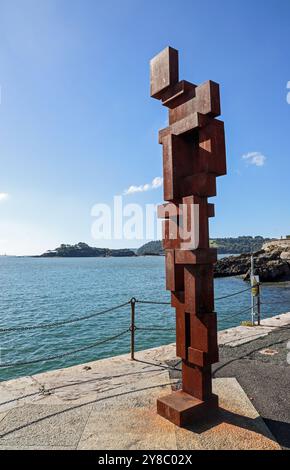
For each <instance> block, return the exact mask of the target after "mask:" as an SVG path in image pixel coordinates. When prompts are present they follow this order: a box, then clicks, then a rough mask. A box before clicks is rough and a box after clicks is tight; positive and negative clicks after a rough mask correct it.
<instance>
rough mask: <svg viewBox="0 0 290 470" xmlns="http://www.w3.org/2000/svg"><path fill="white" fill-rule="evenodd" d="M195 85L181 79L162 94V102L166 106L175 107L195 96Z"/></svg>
mask: <svg viewBox="0 0 290 470" xmlns="http://www.w3.org/2000/svg"><path fill="white" fill-rule="evenodd" d="M195 89H196V85H194V84H193V83H190V82H187V81H186V80H181V81H180V82H178V83H176V85H173V86H171V87H170V88H169V89H168V90H167V91H166V92H165V93H164V94H163V96H162V104H163V106H166V107H167V108H176V107H177V106H180V105H181V104H183V103H185V102H186V101H188V100H190V99H192V98H194V97H195Z"/></svg>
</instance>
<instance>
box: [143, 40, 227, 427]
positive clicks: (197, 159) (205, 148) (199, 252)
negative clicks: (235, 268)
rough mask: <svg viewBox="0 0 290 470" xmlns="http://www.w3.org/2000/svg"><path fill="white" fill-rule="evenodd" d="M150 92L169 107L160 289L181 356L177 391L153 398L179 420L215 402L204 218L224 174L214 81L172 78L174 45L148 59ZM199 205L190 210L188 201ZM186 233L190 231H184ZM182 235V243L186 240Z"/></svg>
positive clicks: (210, 256)
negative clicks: (166, 294)
mask: <svg viewBox="0 0 290 470" xmlns="http://www.w3.org/2000/svg"><path fill="white" fill-rule="evenodd" d="M150 73H151V75H150V85H151V86H150V90H151V96H152V97H153V98H156V99H158V100H161V102H162V104H163V106H166V107H167V108H168V109H169V126H168V127H167V128H166V129H162V130H160V132H159V143H160V144H162V146H163V176H164V199H165V201H167V203H166V204H163V205H162V206H160V207H159V210H158V216H159V217H160V218H163V219H164V220H163V246H164V249H165V254H166V289H167V290H170V291H171V303H172V306H173V307H175V310H176V352H177V355H178V356H179V357H181V358H182V391H179V392H176V393H174V394H172V395H170V396H168V397H165V398H164V397H163V398H161V399H159V400H158V403H157V410H158V413H159V414H161V415H162V416H164V417H166V418H167V419H169V420H171V421H173V422H174V423H175V424H177V425H179V426H183V425H185V424H187V422H188V421H191V420H192V419H195V418H197V417H200V416H204V415H205V414H206V413H207V412H208V411H209V410H210V409H216V408H217V407H218V397H217V396H216V395H214V394H213V393H212V377H211V365H212V364H214V363H216V362H218V346H217V319H216V313H215V312H214V286H213V264H214V263H215V261H216V258H217V253H216V250H215V249H212V248H210V247H209V223H208V219H209V217H214V205H213V204H210V203H208V198H209V197H212V196H216V177H217V176H222V175H225V174H226V151H225V135H224V124H223V122H222V121H220V120H217V119H216V117H217V116H219V114H220V95H219V85H218V84H217V83H214V82H212V81H207V82H205V83H203V84H201V85H198V86H197V85H193V84H192V83H189V82H186V81H184V80H182V81H179V77H178V51H177V50H175V49H173V48H171V47H167V48H166V49H164V50H163V51H162V52H160V53H159V54H158V55H157V56H155V57H154V58H153V59H152V60H151V62H150ZM196 207H197V208H198V209H197V210H196V209H194V208H196ZM189 233H191V234H193V233H194V234H195V235H194V237H193V236H191V237H189V235H188V234H189ZM185 242H186V244H185Z"/></svg>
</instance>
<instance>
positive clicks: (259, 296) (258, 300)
mask: <svg viewBox="0 0 290 470" xmlns="http://www.w3.org/2000/svg"><path fill="white" fill-rule="evenodd" d="M257 317H258V326H260V325H261V285H260V283H258V298H257Z"/></svg>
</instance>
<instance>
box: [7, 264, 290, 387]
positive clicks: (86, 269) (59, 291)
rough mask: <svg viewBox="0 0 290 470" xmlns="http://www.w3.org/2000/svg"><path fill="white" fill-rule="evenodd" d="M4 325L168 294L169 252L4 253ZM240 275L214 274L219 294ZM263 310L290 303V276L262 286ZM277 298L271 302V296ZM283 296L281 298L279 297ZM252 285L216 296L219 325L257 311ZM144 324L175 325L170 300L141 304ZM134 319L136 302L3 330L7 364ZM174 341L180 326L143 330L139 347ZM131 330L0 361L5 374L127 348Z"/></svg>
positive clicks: (235, 285) (288, 307)
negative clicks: (18, 329) (26, 255)
mask: <svg viewBox="0 0 290 470" xmlns="http://www.w3.org/2000/svg"><path fill="white" fill-rule="evenodd" d="M0 286H1V288H0V327H1V328H11V327H15V326H18V327H19V326H31V325H36V324H41V323H47V322H54V321H63V320H67V319H72V318H74V317H79V316H83V315H89V314H91V313H93V312H99V311H102V310H104V309H107V308H109V307H111V306H116V305H118V304H122V303H124V302H126V301H128V300H129V299H130V298H131V297H136V298H137V299H142V300H157V301H165V302H166V301H169V300H170V295H169V293H168V292H166V291H165V278H164V258H163V257H138V258H68V259H65V258H57V259H49V258H42V259H41V258H12V257H0ZM247 287H248V284H246V283H245V282H243V281H242V280H241V279H239V278H224V279H216V280H215V296H216V297H222V296H225V295H228V294H232V293H234V292H237V291H240V290H243V289H246V288H247ZM262 302H263V303H265V304H268V305H263V306H262V315H263V316H264V317H265V316H272V315H275V314H278V313H282V312H285V311H290V286H289V284H279V285H277V284H273V285H267V286H263V288H262ZM270 302H271V304H270ZM277 302H281V303H277ZM249 306H250V293H249V292H244V293H242V294H240V295H237V296H234V297H229V298H227V299H223V300H217V301H216V306H215V309H216V311H217V313H218V318H219V329H224V328H228V327H231V326H235V325H238V324H239V323H240V322H241V320H249V319H250V311H248V312H244V313H241V314H239V312H240V311H241V310H243V309H245V308H247V307H249ZM136 324H137V326H139V327H149V328H150V327H152V326H160V327H162V328H169V329H170V328H174V311H173V309H172V308H171V307H170V306H169V305H168V306H167V305H150V304H148V305H147V304H146V305H143V304H137V305H136ZM129 326H130V305H126V306H125V307H123V308H121V309H119V310H115V311H113V312H111V313H106V314H104V315H100V316H96V317H92V318H90V319H87V320H84V321H81V322H78V323H72V324H68V325H62V326H58V327H56V328H49V329H48V328H47V329H40V330H27V331H22V332H9V333H5V332H2V333H0V341H1V342H0V346H1V364H2V365H3V364H4V363H15V362H27V361H33V360H38V359H42V358H45V357H49V356H55V355H58V354H62V353H66V352H69V351H70V350H73V349H79V348H83V347H85V346H87V345H91V344H93V343H95V342H97V341H101V340H104V339H106V338H109V337H111V336H114V335H116V334H118V333H119V332H122V331H123V330H125V329H127V328H128V327H129ZM173 341H174V331H151V330H149V331H145V330H140V331H137V332H136V342H137V349H139V350H141V349H146V348H150V347H154V346H158V345H162V344H168V343H171V342H173ZM129 348H130V335H129V333H127V334H126V335H125V336H122V337H120V338H117V339H116V340H115V341H113V342H107V343H104V344H102V345H100V346H96V347H93V348H91V349H88V350H85V351H81V352H79V353H76V354H75V355H73V356H65V357H63V358H59V359H55V360H53V361H43V362H39V363H37V364H31V365H23V366H17V367H13V368H0V380H7V379H11V378H15V377H19V376H22V375H28V374H35V373H37V372H41V371H45V370H51V369H56V368H60V367H67V366H70V365H74V364H78V363H83V362H88V361H91V360H95V359H99V358H104V357H108V356H113V355H118V354H122V353H126V352H128V351H129Z"/></svg>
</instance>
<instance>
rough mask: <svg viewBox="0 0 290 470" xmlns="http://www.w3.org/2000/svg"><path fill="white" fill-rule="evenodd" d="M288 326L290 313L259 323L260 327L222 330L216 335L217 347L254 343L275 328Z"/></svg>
mask: <svg viewBox="0 0 290 470" xmlns="http://www.w3.org/2000/svg"><path fill="white" fill-rule="evenodd" d="M289 324H290V313H283V314H281V315H276V316H274V317H271V318H267V319H265V320H262V321H261V325H260V326H242V325H241V326H237V327H235V328H228V329H226V330H222V331H220V332H219V334H218V342H219V345H227V346H230V347H236V346H240V345H241V344H245V343H249V342H251V341H255V340H256V339H258V338H262V337H265V336H267V335H268V334H270V333H271V332H272V331H273V330H275V329H277V328H281V327H284V326H286V325H289Z"/></svg>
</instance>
